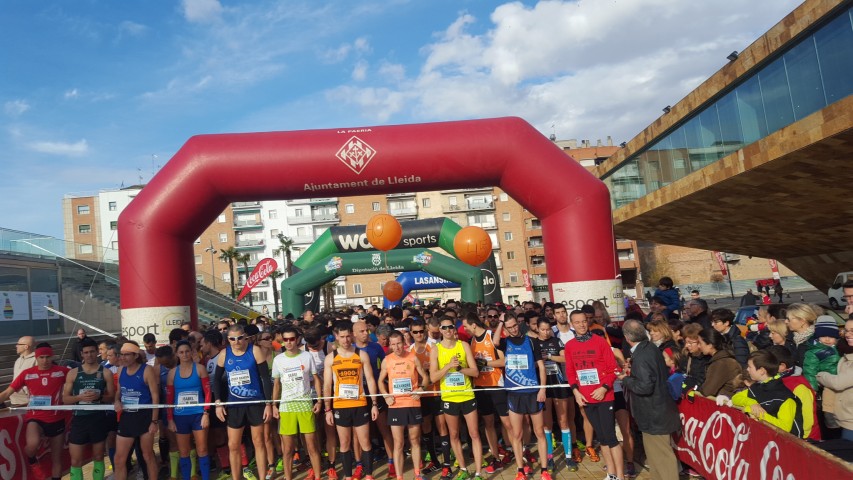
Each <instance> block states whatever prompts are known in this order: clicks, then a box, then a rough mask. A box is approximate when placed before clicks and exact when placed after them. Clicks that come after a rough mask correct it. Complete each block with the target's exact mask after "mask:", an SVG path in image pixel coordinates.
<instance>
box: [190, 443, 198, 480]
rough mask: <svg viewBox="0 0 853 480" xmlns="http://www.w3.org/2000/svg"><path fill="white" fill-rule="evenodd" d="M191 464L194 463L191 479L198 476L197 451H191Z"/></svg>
mask: <svg viewBox="0 0 853 480" xmlns="http://www.w3.org/2000/svg"><path fill="white" fill-rule="evenodd" d="M190 462H191V463H192V469H191V470H190V476H191V477H197V476H198V453H196V451H195V449H192V450H190Z"/></svg>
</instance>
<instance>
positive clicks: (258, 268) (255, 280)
mask: <svg viewBox="0 0 853 480" xmlns="http://www.w3.org/2000/svg"><path fill="white" fill-rule="evenodd" d="M276 268H278V264H277V263H276V262H275V259H272V258H265V259H263V260H261V261H260V262H258V264H257V265H255V268H254V269H253V270H252V273H250V274H249V278H248V279H247V280H246V284H245V285H243V290H242V291H241V292H240V295H239V296H238V297H237V301H238V302H239V301H240V300H242V298H243V297H245V296H246V295H247V294H248V293H249V292H251V291H252V289H253V288H255V287H257V286H258V285H259V284H260V283H261V282H263V281H264V279H265V278H267V277H269V276H270V275H271V274H272V272H274V271H275V269H276Z"/></svg>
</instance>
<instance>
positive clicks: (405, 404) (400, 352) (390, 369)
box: [288, 331, 429, 480]
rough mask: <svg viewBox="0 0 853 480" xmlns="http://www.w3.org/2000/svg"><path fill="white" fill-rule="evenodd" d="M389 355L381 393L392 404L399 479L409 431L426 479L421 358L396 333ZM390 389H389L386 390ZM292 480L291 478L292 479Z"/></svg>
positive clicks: (419, 477) (418, 468)
mask: <svg viewBox="0 0 853 480" xmlns="http://www.w3.org/2000/svg"><path fill="white" fill-rule="evenodd" d="M388 348H389V353H388V355H386V356H385V360H383V361H382V369H381V370H380V372H379V393H381V394H382V395H383V396H384V398H385V403H387V404H388V424H389V425H390V426H391V434H392V435H393V436H394V465H396V466H397V469H398V470H397V472H395V473H396V475H397V480H402V479H403V475H402V474H403V471H405V470H406V468H405V464H404V463H403V462H404V461H405V458H406V457H405V456H404V455H403V447H404V446H405V444H406V439H405V438H404V433H405V430H406V428H407V427H408V430H409V432H408V433H409V442H410V443H411V446H412V464H413V466H414V469H415V480H423V478H424V477H423V476H422V475H421V464H420V462H421V444H420V439H421V422H422V421H423V417H422V415H421V399H420V394H418V393H417V392H423V391H424V386H425V385H426V384H427V383H428V380H429V379H428V378H427V376H426V373H425V372H424V369H423V367H421V363H420V362H419V361H418V357H417V355H415V354H414V353H412V352H410V351H409V350H408V349H407V348H406V344H405V341H404V339H403V334H402V333H400V332H398V331H394V332H391V334H390V335H389V336H388ZM386 381H387V385H388V386H390V387H391V388H390V392H389V389H388V388H387V387H386ZM288 480H290V479H288Z"/></svg>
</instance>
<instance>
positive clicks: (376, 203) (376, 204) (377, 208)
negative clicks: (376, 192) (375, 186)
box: [372, 202, 379, 212]
mask: <svg viewBox="0 0 853 480" xmlns="http://www.w3.org/2000/svg"><path fill="white" fill-rule="evenodd" d="M372 206H373V211H374V212H378V211H379V202H373V205H372Z"/></svg>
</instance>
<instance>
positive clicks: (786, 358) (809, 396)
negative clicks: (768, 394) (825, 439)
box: [767, 345, 821, 442]
mask: <svg viewBox="0 0 853 480" xmlns="http://www.w3.org/2000/svg"><path fill="white" fill-rule="evenodd" d="M767 351H768V352H770V353H772V354H773V356H774V357H776V359H777V360H779V377H781V378H782V383H784V384H785V386H786V387H788V390H790V391H791V392H792V393H793V394H794V396H795V397H797V398H798V399H799V401H800V405H801V406H802V411H803V438H805V439H807V440H810V441H813V442H819V441H820V440H821V435H820V428H818V421H817V402H816V398H815V393H814V390H813V389H812V386H811V385H809V382H808V380H806V379H805V378H804V377H803V376H802V375H800V374H798V373H797V372H796V370H797V369H796V368H795V367H793V365H794V362H795V360H794V353H793V352H792V351H791V350H789V349H788V348H786V347H784V346H782V345H771V346H769V347H767Z"/></svg>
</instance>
